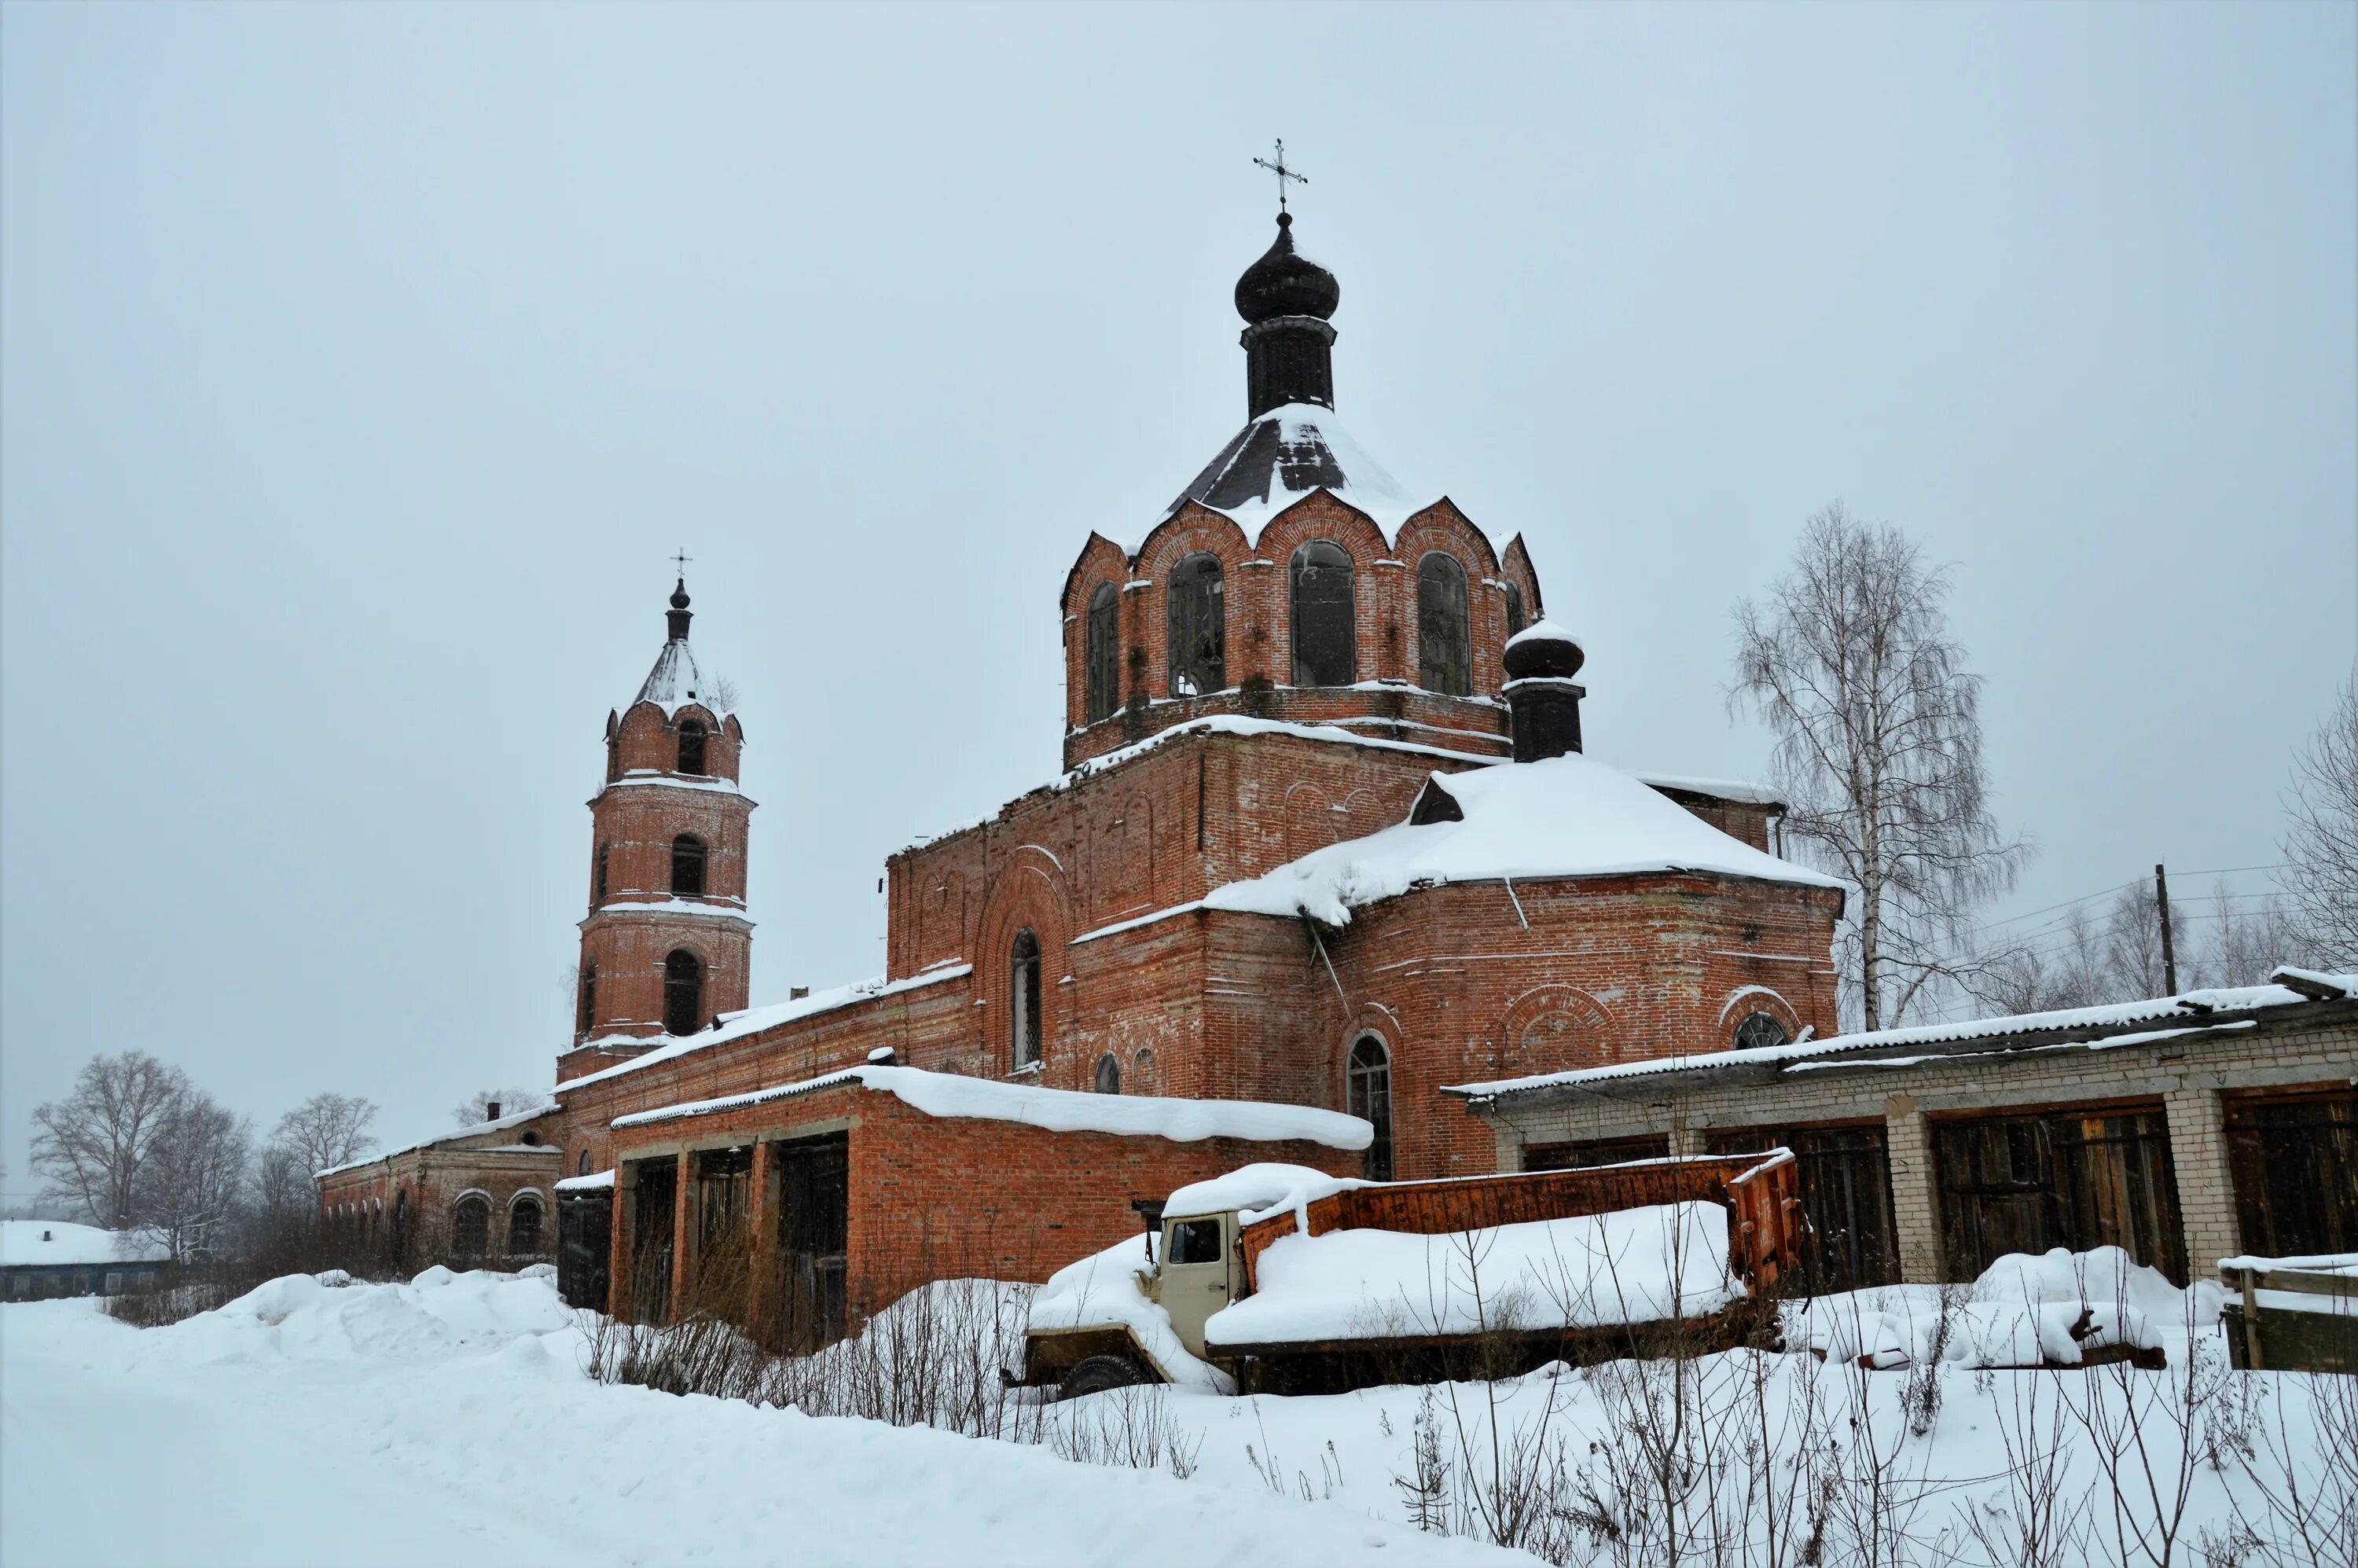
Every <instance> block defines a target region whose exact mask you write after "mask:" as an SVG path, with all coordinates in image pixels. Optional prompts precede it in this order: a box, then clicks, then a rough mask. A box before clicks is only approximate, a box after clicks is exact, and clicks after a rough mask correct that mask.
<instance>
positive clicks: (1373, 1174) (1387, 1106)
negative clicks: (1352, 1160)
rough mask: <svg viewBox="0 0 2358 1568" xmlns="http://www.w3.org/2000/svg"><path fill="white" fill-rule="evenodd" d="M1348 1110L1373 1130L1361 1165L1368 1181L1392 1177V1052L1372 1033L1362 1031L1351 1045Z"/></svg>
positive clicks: (1387, 1179)
mask: <svg viewBox="0 0 2358 1568" xmlns="http://www.w3.org/2000/svg"><path fill="white" fill-rule="evenodd" d="M1347 1076H1348V1078H1349V1083H1348V1084H1347V1086H1346V1087H1347V1088H1348V1089H1349V1091H1350V1093H1349V1105H1350V1108H1351V1114H1352V1115H1353V1116H1357V1117H1363V1118H1365V1119H1367V1121H1368V1123H1369V1125H1371V1126H1373V1127H1374V1128H1375V1130H1376V1141H1374V1142H1373V1143H1370V1144H1368V1157H1367V1161H1366V1163H1365V1164H1364V1165H1363V1167H1362V1169H1363V1170H1364V1171H1365V1172H1366V1173H1367V1178H1368V1180H1369V1181H1371V1182H1389V1181H1390V1180H1391V1179H1392V1054H1391V1053H1390V1051H1387V1050H1385V1049H1384V1043H1383V1042H1382V1041H1380V1040H1379V1039H1377V1038H1376V1037H1375V1036H1374V1035H1372V1034H1362V1035H1361V1036H1359V1038H1358V1039H1357V1041H1356V1042H1354V1043H1353V1044H1352V1046H1351V1065H1350V1067H1349V1069H1348V1072H1347Z"/></svg>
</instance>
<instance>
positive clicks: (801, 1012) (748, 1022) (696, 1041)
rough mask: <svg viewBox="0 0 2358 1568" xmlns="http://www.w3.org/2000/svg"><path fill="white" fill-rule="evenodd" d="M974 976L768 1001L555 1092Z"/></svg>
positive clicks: (952, 973)
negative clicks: (823, 1014) (821, 1014)
mask: <svg viewBox="0 0 2358 1568" xmlns="http://www.w3.org/2000/svg"><path fill="white" fill-rule="evenodd" d="M973 972H974V966H973V965H971V964H946V965H944V966H943V967H941V968H935V969H926V970H925V971H924V972H922V973H920V974H914V975H911V976H909V977H908V978H907V979H899V980H892V981H887V980H885V979H883V978H882V976H879V977H878V978H876V979H872V980H857V981H854V982H853V983H852V984H850V985H848V986H837V987H835V988H834V989H831V990H823V991H813V992H812V993H811V994H810V995H808V996H806V997H798V998H796V999H795V1000H793V1001H785V1002H773V1003H772V1004H771V1005H770V1006H768V1007H752V1008H747V1009H746V1010H745V1011H742V1012H725V1013H722V1014H721V1015H720V1027H719V1028H718V1029H706V1030H702V1031H699V1032H698V1033H694V1034H682V1035H666V1036H664V1038H665V1039H666V1040H667V1041H668V1042H669V1044H663V1045H658V1046H656V1047H655V1048H654V1050H652V1051H649V1052H647V1053H646V1054H644V1055H640V1056H633V1057H632V1058H631V1059H630V1060H629V1061H627V1062H617V1063H615V1064H614V1065H612V1066H611V1067H604V1068H600V1070H599V1071H597V1072H594V1073H584V1074H582V1075H581V1076H579V1077H578V1078H568V1079H567V1080H566V1081H565V1082H564V1083H562V1084H560V1085H558V1086H557V1087H558V1090H559V1092H560V1093H569V1092H570V1091H572V1090H574V1089H578V1088H582V1087H587V1086H589V1085H590V1084H598V1083H603V1082H605V1081H606V1080H607V1079H609V1078H619V1077H621V1076H623V1075H624V1074H626V1073H636V1072H640V1071H643V1070H644V1069H645V1068H648V1067H652V1066H654V1065H658V1064H660V1063H664V1062H671V1061H676V1060H677V1059H678V1058H680V1057H682V1056H686V1055H689V1054H693V1053H696V1052H698V1051H708V1050H710V1049H711V1048H712V1047H714V1046H715V1045H726V1044H729V1043H730V1041H732V1040H742V1039H744V1038H745V1037H746V1036H747V1035H749V1034H759V1033H762V1032H763V1030H765V1029H775V1028H776V1027H777V1026H778V1025H780V1024H782V1023H791V1022H794V1021H795V1019H797V1018H807V1017H809V1016H810V1015H811V1014H813V1013H817V1012H832V1011H835V1010H836V1009H837V1008H839V1007H850V1006H853V1005H854V1004H856V1003H859V1002H863V1001H871V1000H874V999H875V998H877V997H884V996H898V995H899V994H901V993H902V992H903V991H912V990H916V989H920V988H922V987H925V986H933V985H939V984H940V983H941V982H942V981H944V980H955V979H960V978H962V977H964V976H967V975H970V974H972V973H973ZM616 1043H617V1044H638V1040H637V1038H636V1037H635V1036H633V1037H631V1038H628V1039H625V1040H622V1041H620V1042H616ZM583 1044H584V1045H596V1044H600V1042H599V1041H595V1040H590V1041H585V1042H583Z"/></svg>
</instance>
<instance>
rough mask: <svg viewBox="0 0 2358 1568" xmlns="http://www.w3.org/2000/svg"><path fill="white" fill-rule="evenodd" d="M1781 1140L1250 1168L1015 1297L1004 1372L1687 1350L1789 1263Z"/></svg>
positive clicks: (1132, 1376)
mask: <svg viewBox="0 0 2358 1568" xmlns="http://www.w3.org/2000/svg"><path fill="white" fill-rule="evenodd" d="M1796 1190H1797V1189H1796V1167H1795V1164H1794V1161H1793V1156H1792V1154H1791V1153H1790V1152H1787V1151H1785V1150H1782V1149H1779V1150H1774V1151H1770V1152H1767V1153H1764V1154H1752V1155H1739V1156H1734V1157H1726V1156H1690V1157H1672V1158H1669V1159H1661V1160H1642V1161H1638V1162H1632V1163H1629V1164H1622V1165H1606V1166H1600V1167H1595V1168H1592V1169H1586V1170H1575V1171H1547V1172H1539V1173H1527V1174H1518V1175H1505V1176H1473V1177H1460V1178H1452V1179H1447V1180H1442V1181H1425V1182H1363V1181H1354V1180H1351V1179H1348V1178H1346V1177H1337V1176H1329V1175H1326V1174H1325V1173H1322V1172H1318V1171H1314V1170H1310V1169H1307V1168H1305V1167H1303V1166H1297V1165H1266V1164H1264V1165H1248V1166H1246V1167H1244V1168H1243V1169H1241V1170H1238V1171H1234V1172H1231V1173H1228V1175H1225V1176H1219V1177H1216V1178H1214V1179H1213V1180H1211V1181H1208V1182H1198V1183H1195V1184H1193V1185H1191V1186H1186V1187H1182V1188H1181V1189H1180V1190H1179V1191H1177V1192H1175V1193H1173V1194H1172V1195H1170V1197H1169V1198H1168V1199H1166V1200H1164V1201H1163V1203H1161V1204H1148V1205H1141V1206H1140V1209H1141V1214H1142V1215H1143V1216H1144V1218H1145V1221H1146V1226H1145V1229H1144V1232H1143V1234H1141V1235H1140V1236H1137V1237H1133V1238H1130V1239H1128V1240H1126V1241H1123V1242H1122V1243H1120V1245H1118V1246H1115V1247H1111V1248H1109V1249H1106V1250H1105V1251H1103V1252H1100V1253H1098V1254H1097V1255H1096V1256H1095V1257H1091V1258H1085V1259H1083V1260H1080V1261H1079V1262H1077V1263H1075V1264H1072V1265H1071V1266H1069V1267H1067V1268H1065V1269H1063V1270H1060V1271H1058V1272H1057V1273H1056V1274H1055V1275H1054V1276H1053V1277H1051V1278H1050V1280H1049V1281H1048V1282H1047V1283H1046V1284H1044V1285H1043V1286H1042V1287H1040V1289H1039V1291H1038V1292H1035V1293H1034V1294H1033V1298H1032V1303H1031V1307H1030V1315H1029V1318H1028V1321H1027V1323H1026V1325H1025V1333H1024V1358H1023V1366H1022V1368H1021V1371H1020V1374H1019V1373H1018V1372H1017V1371H1016V1370H1015V1369H1013V1368H1011V1369H1010V1371H1009V1374H1008V1376H1009V1379H1010V1380H1011V1381H1016V1380H1020V1381H1022V1382H1023V1383H1026V1384H1029V1385H1031V1386H1033V1387H1041V1388H1044V1387H1048V1386H1050V1385H1057V1386H1060V1387H1061V1389H1062V1390H1063V1392H1064V1394H1065V1396H1066V1397H1068V1398H1069V1397H1073V1396H1076V1395H1079V1394H1085V1393H1095V1392H1098V1391H1099V1390H1105V1389H1110V1388H1117V1387H1120V1386H1122V1385H1124V1384H1129V1383H1145V1382H1163V1383H1175V1384H1183V1385H1194V1386H1196V1387H1202V1388H1208V1389H1214V1390H1220V1391H1223V1392H1233V1391H1235V1390H1238V1389H1242V1390H1245V1391H1248V1392H1251V1391H1257V1390H1291V1391H1311V1390H1326V1391H1334V1390H1343V1389H1349V1388H1358V1387H1366V1386H1369V1385H1371V1384H1375V1383H1383V1382H1404V1381H1415V1380H1429V1379H1434V1378H1441V1377H1448V1376H1463V1375H1466V1370H1467V1368H1480V1370H1481V1372H1482V1374H1483V1375H1486V1376H1499V1375H1504V1374H1508V1373H1511V1372H1515V1371H1522V1370H1528V1369H1530V1368H1533V1367H1539V1366H1543V1365H1545V1364H1546V1363H1548V1362H1550V1361H1552V1360H1593V1359H1596V1358H1598V1357H1602V1356H1612V1355H1627V1354H1631V1353H1633V1352H1642V1351H1643V1349H1644V1348H1645V1347H1646V1346H1649V1345H1650V1344H1655V1343H1660V1341H1661V1338H1662V1334H1663V1331H1665V1330H1667V1329H1669V1328H1671V1327H1672V1326H1673V1325H1676V1326H1677V1327H1678V1328H1679V1329H1680V1330H1682V1333H1683V1335H1684V1337H1685V1342H1686V1343H1687V1344H1688V1345H1690V1346H1696V1347H1699V1348H1704V1349H1718V1348H1725V1347H1727V1346H1734V1345H1736V1344H1740V1343H1743V1342H1744V1341H1746V1340H1747V1339H1748V1338H1750V1337H1752V1336H1755V1335H1756V1334H1759V1333H1763V1332H1767V1331H1771V1330H1773V1328H1774V1326H1775V1321H1776V1320H1775V1316H1774V1306H1773V1303H1771V1301H1770V1298H1771V1297H1772V1296H1773V1295H1774V1294H1775V1292H1776V1290H1777V1288H1778V1286H1779V1282H1780V1281H1791V1280H1792V1279H1793V1278H1795V1277H1796V1276H1797V1271H1798V1270H1799V1269H1800V1267H1801V1250H1800V1246H1801V1234H1802V1224H1803V1222H1802V1217H1801V1204H1800V1200H1799V1199H1798V1197H1797V1196H1796Z"/></svg>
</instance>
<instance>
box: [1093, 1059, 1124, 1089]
mask: <svg viewBox="0 0 2358 1568" xmlns="http://www.w3.org/2000/svg"><path fill="white" fill-rule="evenodd" d="M1092 1087H1094V1088H1095V1089H1096V1090H1097V1092H1098V1093H1099V1094H1101V1095H1118V1094H1120V1093H1121V1064H1120V1062H1117V1061H1115V1060H1114V1059H1113V1057H1112V1056H1111V1055H1110V1054H1108V1055H1104V1056H1100V1057H1098V1076H1097V1082H1096V1084H1095V1085H1093V1086H1092Z"/></svg>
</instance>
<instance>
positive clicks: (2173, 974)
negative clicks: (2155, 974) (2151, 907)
mask: <svg viewBox="0 0 2358 1568" xmlns="http://www.w3.org/2000/svg"><path fill="white" fill-rule="evenodd" d="M2153 898H2154V903H2155V904H2156V905H2157V906H2158V908H2159V909H2160V911H2161V989H2162V990H2163V992H2164V993H2165V994H2166V995H2169V996H2176V995H2177V994H2178V950H2177V949H2176V948H2175V947H2174V946H2171V944H2170V940H2169V873H2168V872H2167V871H2163V870H2162V869H2161V868H2160V867H2159V866H2158V865H2157V866H2155V867H2154V869H2153Z"/></svg>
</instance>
